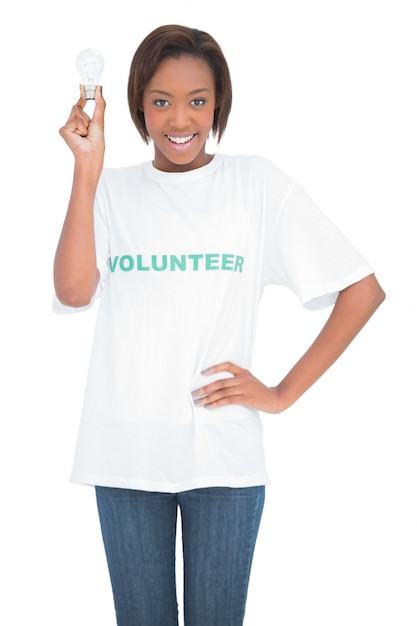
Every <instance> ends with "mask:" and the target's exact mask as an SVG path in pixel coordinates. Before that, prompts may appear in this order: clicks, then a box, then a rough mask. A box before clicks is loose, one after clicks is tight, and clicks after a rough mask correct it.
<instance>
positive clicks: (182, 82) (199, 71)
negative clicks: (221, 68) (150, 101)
mask: <svg viewBox="0 0 417 626" xmlns="http://www.w3.org/2000/svg"><path fill="white" fill-rule="evenodd" d="M155 89H156V90H158V89H160V90H162V91H170V92H172V93H173V92H174V91H175V92H180V91H187V90H188V91H193V90H195V89H210V90H212V89H213V90H214V78H213V74H212V71H211V68H210V66H209V65H208V63H207V62H206V61H204V60H203V59H200V58H198V57H193V56H181V57H179V58H178V59H176V58H171V57H169V58H167V59H164V60H163V61H161V62H160V63H159V65H158V66H157V68H156V71H155V73H154V75H153V76H152V78H151V80H150V81H149V83H148V85H147V88H146V91H150V90H155Z"/></svg>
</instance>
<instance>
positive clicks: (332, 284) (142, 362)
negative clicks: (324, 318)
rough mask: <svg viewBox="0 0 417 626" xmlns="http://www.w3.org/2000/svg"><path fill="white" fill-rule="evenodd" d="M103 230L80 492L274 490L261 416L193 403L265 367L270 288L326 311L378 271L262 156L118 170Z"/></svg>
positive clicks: (102, 205)
mask: <svg viewBox="0 0 417 626" xmlns="http://www.w3.org/2000/svg"><path fill="white" fill-rule="evenodd" d="M95 229H96V230H95V232H96V248H97V264H98V268H99V270H100V274H101V282H100V286H99V288H98V292H99V293H98V295H100V296H101V301H100V307H99V310H98V317H97V326H96V332H95V339H94V344H93V350H92V356H91V362H90V368H89V374H88V379H87V385H86V392H85V400H84V406H83V412H82V417H81V424H80V430H79V436H78V441H77V446H76V453H75V460H74V467H73V471H72V475H71V481H72V482H75V483H83V484H90V485H102V486H103V485H104V486H111V487H124V488H131V489H143V490H147V491H164V492H178V491H185V490H188V489H194V488H200V487H210V486H229V487H247V486H254V485H262V484H266V483H267V482H268V478H267V472H266V467H265V459H264V449H263V430H262V423H261V420H260V416H259V414H258V412H257V411H256V410H253V409H249V408H246V407H243V406H227V407H223V408H218V409H214V410H207V409H204V408H203V407H195V406H194V404H193V401H192V397H191V392H192V391H193V390H194V389H196V388H198V387H200V386H201V385H203V384H205V383H207V382H210V381H211V380H214V379H215V377H206V376H202V375H201V372H202V370H204V369H206V368H207V367H210V366H212V365H215V364H218V363H221V362H223V361H232V362H234V363H236V364H237V365H240V366H242V367H245V368H248V369H250V368H251V360H252V354H253V346H254V337H255V329H256V321H257V312H258V305H259V301H260V298H261V295H262V292H263V289H264V287H265V285H267V284H273V283H274V284H280V285H284V286H287V287H288V288H290V289H291V290H292V291H294V292H295V294H296V295H297V296H298V298H299V299H300V301H301V303H302V304H303V305H304V306H305V307H308V308H312V309H313V308H320V307H323V306H327V305H329V304H332V303H334V302H335V300H336V298H337V294H338V292H339V291H340V290H341V289H344V288H345V287H347V286H349V285H350V284H353V283H354V282H357V281H358V280H360V279H362V278H364V277H365V276H367V275H369V274H371V273H373V270H372V268H371V267H370V266H369V265H368V263H367V262H366V261H365V260H364V258H363V257H362V256H361V255H360V254H359V253H358V252H357V250H356V249H355V248H354V247H353V246H352V245H351V243H350V242H349V241H347V240H346V238H345V237H344V236H343V235H342V234H341V233H340V231H339V230H338V229H337V228H336V227H335V226H334V224H333V223H332V222H331V221H330V220H329V219H328V218H327V217H326V216H325V215H323V213H322V212H321V211H320V210H319V209H318V208H317V207H316V206H315V205H314V203H313V202H312V201H311V200H310V199H309V197H308V196H307V195H306V193H305V192H304V191H303V190H302V189H301V188H300V187H299V186H298V185H297V184H295V183H294V182H293V181H291V180H290V179H289V178H288V177H287V176H286V175H285V174H283V173H282V172H281V170H279V169H278V168H277V167H276V166H275V165H274V164H273V163H271V162H270V161H269V160H267V159H264V158H262V157H252V156H226V155H220V154H217V155H215V157H214V158H213V160H212V161H211V162H210V163H209V164H208V165H206V166H204V167H202V168H199V169H196V170H192V171H189V172H183V173H168V172H161V171H159V170H157V169H155V168H154V167H153V165H152V163H151V162H146V163H144V164H142V165H138V166H132V167H127V168H121V169H107V170H104V172H103V174H102V177H101V181H100V185H99V189H98V192H97V198H96V207H95ZM218 377H219V376H217V378H218Z"/></svg>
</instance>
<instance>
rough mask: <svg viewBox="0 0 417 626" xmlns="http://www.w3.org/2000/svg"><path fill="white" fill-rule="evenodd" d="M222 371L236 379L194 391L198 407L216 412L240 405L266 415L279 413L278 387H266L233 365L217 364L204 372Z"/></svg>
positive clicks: (219, 381) (251, 375) (217, 381)
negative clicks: (216, 410) (223, 408)
mask: <svg viewBox="0 0 417 626" xmlns="http://www.w3.org/2000/svg"><path fill="white" fill-rule="evenodd" d="M219 372H229V373H231V374H233V378H230V377H228V378H220V379H217V380H215V381H214V382H211V383H208V384H207V385H203V386H202V387H200V388H199V389H196V390H195V391H193V392H192V394H191V395H192V398H193V402H194V405H195V406H196V407H204V408H205V409H217V408H219V407H222V406H227V405H231V404H238V405H240V406H244V407H249V408H253V409H258V410H261V411H264V412H266V413H278V412H280V410H281V408H280V401H279V393H278V389H277V387H267V386H266V385H264V384H263V383H262V382H261V381H260V380H258V379H257V378H256V377H255V376H253V374H251V372H249V371H248V370H246V369H244V368H243V367H239V366H238V365H235V364H234V363H230V362H226V363H220V364H219V365H214V366H213V367H209V368H208V369H206V370H204V371H203V372H202V373H203V374H204V375H206V376H207V375H209V374H210V375H212V374H216V373H219ZM281 404H282V403H281Z"/></svg>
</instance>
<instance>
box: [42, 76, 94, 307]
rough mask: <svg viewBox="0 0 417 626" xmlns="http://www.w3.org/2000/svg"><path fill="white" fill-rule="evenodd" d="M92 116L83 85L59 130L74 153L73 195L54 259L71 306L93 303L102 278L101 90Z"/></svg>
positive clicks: (60, 292)
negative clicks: (98, 236) (97, 221)
mask: <svg viewBox="0 0 417 626" xmlns="http://www.w3.org/2000/svg"><path fill="white" fill-rule="evenodd" d="M95 98H96V106H95V110H94V115H93V117H92V118H91V120H90V118H89V117H88V115H87V114H86V113H85V112H84V110H83V108H84V106H85V104H86V100H85V94H84V88H82V89H81V97H80V99H79V101H78V102H77V104H76V105H75V106H74V107H73V108H72V111H71V115H70V117H69V119H68V121H67V123H66V124H65V126H63V127H62V128H61V129H60V131H59V132H60V135H61V137H63V139H64V140H65V141H66V143H67V144H68V146H69V148H70V149H71V150H72V152H73V154H74V178H73V185H72V192H71V197H70V201H69V205H68V209H67V214H66V217H65V221H64V225H63V228H62V233H61V236H60V239H59V242H58V247H57V250H56V254H55V262H54V284H55V292H56V295H57V298H58V299H59V300H60V301H61V302H62V303H63V304H66V305H68V306H73V307H79V306H84V305H87V304H89V303H90V301H91V299H92V297H93V295H94V293H95V290H96V288H97V284H98V281H99V278H100V275H99V271H98V269H97V266H96V250H95V240H94V198H95V193H96V189H97V184H98V181H99V178H100V175H101V171H102V168H103V160H104V110H105V101H104V99H103V97H102V95H101V89H100V88H97V89H96V94H95Z"/></svg>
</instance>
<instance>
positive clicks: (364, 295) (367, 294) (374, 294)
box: [352, 274, 386, 315]
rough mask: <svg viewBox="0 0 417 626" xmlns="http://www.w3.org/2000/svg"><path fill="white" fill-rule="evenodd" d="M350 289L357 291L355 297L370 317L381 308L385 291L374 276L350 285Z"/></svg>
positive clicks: (371, 275)
mask: <svg viewBox="0 0 417 626" xmlns="http://www.w3.org/2000/svg"><path fill="white" fill-rule="evenodd" d="M352 288H353V290H356V289H357V292H356V293H357V297H358V298H359V301H360V302H362V303H363V305H364V306H365V307H366V309H367V310H368V311H369V313H370V315H372V314H373V313H374V312H375V311H376V310H377V309H378V307H379V306H381V304H382V303H383V302H384V300H385V297H386V294H385V291H384V290H383V289H382V287H381V285H380V284H379V282H378V280H377V279H376V277H375V274H370V275H369V276H367V277H366V278H363V279H362V280H361V281H359V283H356V285H352Z"/></svg>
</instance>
